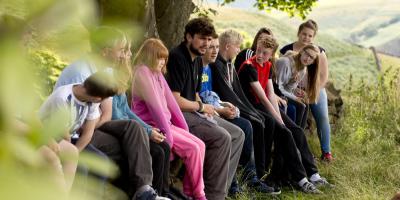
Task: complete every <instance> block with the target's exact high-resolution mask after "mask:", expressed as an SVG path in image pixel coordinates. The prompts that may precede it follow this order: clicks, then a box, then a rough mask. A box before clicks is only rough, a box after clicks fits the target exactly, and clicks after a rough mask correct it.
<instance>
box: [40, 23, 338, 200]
mask: <svg viewBox="0 0 400 200" xmlns="http://www.w3.org/2000/svg"><path fill="white" fill-rule="evenodd" d="M306 23H312V24H314V25H315V26H316V24H315V22H313V21H310V20H309V21H307V22H306ZM300 29H301V30H300ZM300 29H299V33H298V35H299V41H297V42H295V43H293V44H291V47H285V48H284V49H287V50H293V51H288V52H287V53H284V52H283V53H282V54H284V55H283V57H281V58H280V59H278V60H276V59H275V53H276V51H277V48H278V44H277V42H276V39H275V37H274V36H273V34H272V32H271V31H270V30H269V29H266V28H262V29H260V31H259V32H258V33H257V35H256V37H255V39H254V43H253V46H252V48H251V49H248V50H244V51H242V52H241V53H240V54H239V52H240V45H241V43H242V40H243V38H242V36H241V35H240V34H239V33H238V32H236V31H234V30H226V31H225V32H223V33H221V34H220V35H217V34H216V31H215V28H214V26H213V24H212V23H211V21H210V20H208V19H207V18H195V19H192V20H190V21H189V22H188V23H187V25H186V26H185V32H184V35H183V41H182V42H181V43H180V44H179V45H178V46H176V47H175V48H172V49H171V50H170V51H168V49H167V48H166V47H165V46H164V44H163V42H162V41H161V40H159V39H153V38H152V39H147V40H145V41H144V42H143V44H142V45H141V47H140V48H139V50H138V52H136V53H135V55H134V56H132V53H131V51H130V48H131V47H130V41H129V39H128V38H127V37H126V35H125V34H124V33H123V32H121V31H120V30H117V29H115V28H111V27H99V28H97V29H96V31H94V32H93V33H92V34H91V37H90V40H91V41H90V42H91V46H92V52H91V54H90V55H88V56H86V57H84V58H82V59H81V60H78V61H76V62H73V63H71V64H70V65H68V66H67V67H66V68H65V69H64V70H63V72H62V73H61V75H60V77H59V79H58V81H57V83H56V85H55V87H54V91H53V93H52V94H51V95H50V96H49V97H48V99H47V100H46V101H45V102H44V104H43V105H42V107H41V108H40V112H39V114H40V117H41V119H42V120H43V121H46V120H49V119H51V117H52V116H53V115H54V114H55V113H57V112H58V111H60V110H62V109H66V111H67V112H69V113H70V119H69V121H66V122H65V124H66V125H67V126H68V129H69V132H68V134H67V135H66V136H65V137H64V138H62V139H61V138H58V139H54V141H52V143H51V145H50V144H49V145H48V146H45V147H43V151H44V152H45V153H47V154H51V155H53V157H54V156H55V157H57V155H56V154H57V153H58V151H59V150H55V149H57V148H59V149H68V152H73V154H74V155H75V162H74V159H70V162H69V163H67V162H55V163H57V164H56V165H57V166H55V168H57V169H58V170H59V171H60V170H61V171H62V170H64V173H63V175H60V177H62V176H65V180H64V182H65V184H64V187H65V190H66V191H67V192H68V191H69V190H70V188H71V185H72V182H73V177H74V174H75V171H76V170H77V157H78V154H79V152H80V151H89V152H92V153H94V154H97V155H99V156H101V157H103V158H104V159H110V160H112V161H114V162H115V163H117V165H118V166H119V168H120V171H121V175H120V180H119V181H118V183H115V184H116V186H118V187H119V188H121V189H122V190H124V191H125V192H126V193H127V194H128V196H129V197H130V198H132V199H139V200H142V199H146V200H147V199H175V198H176V196H174V195H173V194H172V193H171V191H170V185H169V183H170V182H169V168H170V161H171V160H174V159H181V160H182V161H183V164H184V168H185V170H184V171H185V172H184V176H183V180H182V183H183V193H184V196H183V197H187V198H188V199H196V200H197V199H199V200H204V199H209V200H222V199H225V198H226V197H227V195H228V194H230V195H232V196H234V195H237V194H239V193H240V192H241V191H242V189H241V186H240V185H239V183H238V180H241V181H242V182H244V183H245V184H246V185H247V187H248V188H249V189H250V190H254V191H257V192H261V193H265V194H273V195H277V194H280V193H281V191H280V187H281V185H282V184H285V183H287V181H288V180H290V181H291V183H292V184H293V185H294V186H296V187H297V188H299V189H300V190H302V191H303V192H305V193H311V194H319V193H322V192H321V191H320V190H319V189H318V188H319V187H325V186H332V185H331V184H330V183H328V182H327V180H326V179H325V178H323V177H321V176H320V174H319V172H318V168H317V166H316V163H315V160H314V156H313V155H312V153H311V151H310V149H309V146H308V144H307V140H306V136H305V135H304V130H303V128H302V127H301V124H297V121H298V120H297V116H300V114H298V113H297V112H302V113H301V115H304V112H305V111H304V110H305V109H304V108H303V111H300V110H301V108H302V107H301V106H302V105H305V106H304V107H306V106H308V105H310V106H311V108H313V107H323V106H320V105H319V104H320V102H321V99H322V101H326V93H325V98H324V97H323V95H324V94H322V95H321V93H324V91H325V90H324V89H323V85H324V84H325V82H326V80H325V79H324V77H321V76H325V75H326V76H327V69H326V70H325V71H324V70H321V60H322V59H323V57H324V54H323V52H324V50H323V49H322V48H319V47H317V46H315V45H313V44H312V39H313V37H314V36H315V33H316V29H315V30H314V29H312V30H314V32H311V36H310V35H307V36H304V38H307V39H303V34H304V33H303V32H304V30H305V29H307V31H308V32H307V31H306V32H307V33H306V34H310V31H309V30H308V29H310V28H308V26H307V27H306V28H304V27H303V28H300ZM310 37H311V39H310ZM300 38H301V39H300ZM238 54H239V55H238ZM322 54H323V55H322ZM132 57H134V58H133V59H132ZM235 58H236V59H235ZM131 59H132V60H133V62H132V63H131V62H130V61H131ZM233 60H236V61H235V63H232V61H233ZM322 62H324V61H322ZM325 62H326V57H325ZM325 64H326V65H327V63H325ZM326 67H327V66H326ZM321 74H322V75H321ZM300 82H301V83H302V86H301V87H299V83H300ZM274 83H275V84H276V85H277V87H275V90H279V91H280V92H281V95H282V96H278V95H277V94H275V92H274V86H273V85H274ZM126 93H128V94H129V95H126ZM285 99H287V101H286V100H285ZM128 102H130V105H129V103H128ZM324 103H326V102H322V104H324ZM280 105H287V108H288V109H282V106H281V107H280ZM289 105H294V106H293V109H292V113H295V114H294V115H293V116H295V117H296V118H295V119H291V117H289V116H288V115H289V114H286V113H285V110H287V111H288V110H290V109H289ZM299 105H300V106H299ZM299 107H301V108H299ZM325 107H326V106H325ZM322 109H325V108H322ZM320 112H325V111H320ZM313 113H314V111H313ZM315 113H318V112H315ZM326 114H327V112H326ZM321 115H323V114H321V113H320V114H315V115H314V116H315V117H316V118H317V117H319V116H321ZM300 121H301V120H300ZM63 125H64V124H63ZM317 125H318V122H317ZM328 126H329V121H328ZM318 129H319V130H320V129H323V128H321V127H320V126H318ZM328 129H329V128H328ZM328 132H329V131H328ZM322 135H323V134H322ZM326 137H328V138H329V133H328V136H326V135H325V136H323V137H321V144H322V141H324V142H326V140H327V141H328V143H329V139H326ZM57 140H58V141H57ZM71 144H73V145H71ZM325 145H326V146H327V148H325V147H324V145H322V150H323V158H325V159H329V158H327V156H326V154H329V155H330V156H331V154H330V150H329V144H325ZM60 147H62V148H60ZM71 149H72V150H71ZM54 152H56V154H54ZM49 157H50V156H49ZM330 158H331V157H330ZM54 160H57V159H54ZM49 161H51V159H49ZM61 163H62V165H61ZM271 163H272V166H270V165H271ZM65 164H69V165H67V166H66V165H65ZM238 167H241V168H242V169H243V174H242V175H241V178H240V179H239V177H237V169H238ZM82 168H84V167H82ZM79 170H81V171H85V169H79ZM87 170H88V169H86V171H87ZM89 171H90V169H89ZM86 173H87V172H86ZM61 174H62V173H61ZM266 174H267V177H266V178H265V179H262V178H263V177H264V176H265V175H266ZM97 177H98V178H100V180H101V181H103V182H104V181H106V178H102V177H101V176H97ZM61 179H62V178H61ZM100 189H101V190H104V188H100ZM101 193H102V192H101V191H99V194H101ZM99 198H102V195H99Z"/></svg>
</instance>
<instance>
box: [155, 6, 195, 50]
mask: <svg viewBox="0 0 400 200" xmlns="http://www.w3.org/2000/svg"><path fill="white" fill-rule="evenodd" d="M154 2H155V13H156V17H157V20H156V23H157V30H158V33H159V35H160V38H161V40H162V41H163V42H164V44H165V45H166V46H167V48H171V47H174V46H176V45H178V44H179V43H180V42H181V41H182V40H183V33H184V27H185V25H186V23H187V22H188V21H189V17H190V14H192V13H193V10H194V8H195V5H194V4H193V2H192V1H190V0H154Z"/></svg>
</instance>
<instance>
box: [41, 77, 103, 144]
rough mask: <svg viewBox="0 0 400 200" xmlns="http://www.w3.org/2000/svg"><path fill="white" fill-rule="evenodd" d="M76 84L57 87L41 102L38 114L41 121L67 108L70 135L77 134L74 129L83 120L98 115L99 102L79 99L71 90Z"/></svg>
mask: <svg viewBox="0 0 400 200" xmlns="http://www.w3.org/2000/svg"><path fill="white" fill-rule="evenodd" d="M74 85H76V84H69V85H64V86H60V87H58V88H57V89H56V90H55V91H54V92H53V93H52V94H51V95H50V96H49V97H48V98H47V100H46V101H45V102H44V103H43V104H42V106H41V107H40V110H39V116H40V119H41V120H42V121H44V120H46V119H49V118H50V117H52V115H53V114H54V113H56V112H59V111H61V110H62V109H67V111H68V112H69V114H70V121H69V122H68V124H67V125H68V127H69V128H70V133H71V134H72V137H74V138H77V137H79V135H78V134H77V133H76V131H77V130H78V129H79V128H80V127H81V126H82V125H83V123H84V122H85V120H94V119H97V118H99V117H100V111H99V105H100V104H99V103H90V102H82V101H79V100H78V99H77V98H76V97H75V95H74V94H73V92H72V87H73V86H74Z"/></svg>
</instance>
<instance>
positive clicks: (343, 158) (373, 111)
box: [213, 8, 400, 200]
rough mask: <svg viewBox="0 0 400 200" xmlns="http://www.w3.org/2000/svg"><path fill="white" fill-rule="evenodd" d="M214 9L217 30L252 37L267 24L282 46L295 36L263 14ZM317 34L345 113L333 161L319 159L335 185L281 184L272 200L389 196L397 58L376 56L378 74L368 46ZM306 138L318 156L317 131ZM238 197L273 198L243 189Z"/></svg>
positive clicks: (399, 164) (397, 180)
mask: <svg viewBox="0 0 400 200" xmlns="http://www.w3.org/2000/svg"><path fill="white" fill-rule="evenodd" d="M218 12H219V15H217V16H215V17H214V18H213V19H214V21H215V24H216V26H217V29H218V31H219V32H221V31H222V30H224V29H227V28H234V29H236V30H238V31H240V32H242V33H245V41H250V42H251V41H252V37H253V36H254V35H255V32H256V31H257V30H258V28H260V27H262V26H267V27H270V28H271V29H272V30H273V32H274V34H275V36H276V37H277V39H278V41H279V43H280V44H281V46H282V44H286V43H288V42H290V41H293V40H294V39H295V34H296V27H293V26H291V25H289V24H284V23H282V22H281V21H278V20H276V19H274V18H271V17H269V16H267V15H264V14H259V13H251V12H244V11H242V10H239V9H231V8H222V9H220V10H218ZM247 37H249V38H247ZM317 39H318V43H319V44H320V45H321V46H323V47H324V48H326V49H327V52H328V59H329V67H330V80H332V81H333V82H334V83H335V85H336V86H338V87H339V88H341V89H342V91H343V92H342V95H343V98H344V103H345V111H344V116H343V117H342V118H341V119H340V122H339V124H338V125H337V129H336V131H335V132H334V133H333V134H332V143H331V146H332V152H333V154H334V157H335V160H334V161H333V163H331V164H326V163H321V162H318V163H317V164H318V167H319V169H320V172H321V174H322V175H323V176H324V177H326V178H327V179H328V180H329V181H330V182H332V183H333V184H335V186H336V187H335V189H324V190H323V191H324V194H323V195H307V194H303V193H302V192H299V191H297V190H293V189H292V188H284V189H283V193H282V194H281V195H279V196H278V197H277V198H276V199H346V200H347V199H354V200H365V199H371V200H372V199H390V198H391V197H392V196H393V195H394V193H395V192H396V191H398V190H400V156H399V155H400V126H399V124H400V114H398V110H400V104H399V103H397V102H399V100H400V95H399V91H400V85H399V84H398V74H399V73H398V70H399V69H400V59H399V58H396V57H390V56H386V55H380V57H381V60H382V66H383V69H382V73H379V72H378V70H377V68H376V66H375V60H374V58H373V55H372V53H371V51H370V50H368V49H364V48H360V47H358V46H354V45H351V44H349V43H346V42H344V41H341V40H338V39H335V38H333V37H332V36H330V35H328V34H325V33H322V34H321V33H319V35H318V36H317ZM382 76H385V79H384V80H382V81H381V80H380V78H379V77H382ZM380 83H381V84H380ZM308 140H309V144H310V147H311V150H312V152H313V153H314V154H315V155H316V156H318V155H320V150H319V141H318V138H317V136H316V135H310V136H308ZM238 199H271V197H268V196H262V195H261V194H259V193H254V192H251V191H246V192H245V193H244V194H243V195H242V196H240V197H239V198H238Z"/></svg>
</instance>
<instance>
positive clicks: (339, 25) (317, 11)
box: [274, 0, 400, 57]
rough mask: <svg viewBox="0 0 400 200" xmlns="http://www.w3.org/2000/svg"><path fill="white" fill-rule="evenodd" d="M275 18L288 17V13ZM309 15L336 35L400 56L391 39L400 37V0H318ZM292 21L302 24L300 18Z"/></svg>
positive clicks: (399, 38) (396, 39)
mask: <svg viewBox="0 0 400 200" xmlns="http://www.w3.org/2000/svg"><path fill="white" fill-rule="evenodd" d="M274 17H277V18H279V19H284V20H288V17H287V14H281V13H278V14H276V15H274ZM308 18H312V19H315V20H316V21H317V22H318V23H319V25H320V28H321V30H324V31H326V32H328V33H329V34H331V35H333V36H335V37H337V38H340V39H343V40H346V41H349V42H351V43H356V44H360V45H363V46H365V47H370V46H375V47H377V49H378V50H379V51H381V52H385V53H388V54H391V55H396V56H398V57H400V52H399V50H398V49H399V48H398V46H397V48H396V46H392V45H390V43H391V42H390V41H398V40H400V1H399V0H335V1H319V2H318V3H317V6H316V7H315V8H314V9H313V11H312V12H311V13H310V15H309V16H308ZM289 21H290V22H291V23H295V24H299V23H300V21H299V19H290V20H289ZM388 43H389V44H388Z"/></svg>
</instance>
